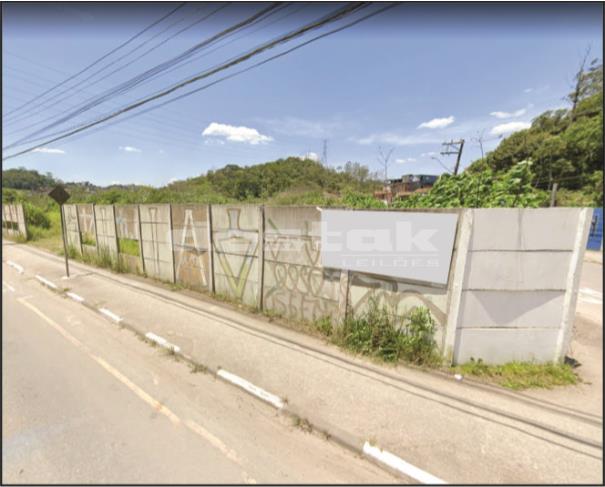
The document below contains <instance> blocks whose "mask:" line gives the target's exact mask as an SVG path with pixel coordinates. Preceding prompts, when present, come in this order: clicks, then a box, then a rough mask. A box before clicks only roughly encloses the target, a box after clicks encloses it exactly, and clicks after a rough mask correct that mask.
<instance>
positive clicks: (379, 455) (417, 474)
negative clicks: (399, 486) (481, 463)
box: [363, 441, 447, 484]
mask: <svg viewBox="0 0 605 487" xmlns="http://www.w3.org/2000/svg"><path fill="white" fill-rule="evenodd" d="M363 452H364V453H365V454H366V455H368V456H369V457H372V458H374V459H375V460H378V461H379V462H380V463H383V464H385V465H387V466H389V467H391V468H392V469H395V470H397V471H398V472H401V473H403V474H404V475H407V476H408V477H411V478H413V479H414V480H417V481H418V482H421V483H423V484H445V483H447V482H445V481H444V480H441V479H440V478H438V477H435V476H434V475H431V474H430V473H428V472H425V471H424V470H422V469H420V468H418V467H415V466H414V465H412V464H411V463H408V462H406V461H405V460H402V459H401V458H399V457H398V456H397V455H393V454H392V453H391V452H388V451H386V450H381V449H380V448H378V447H376V446H372V445H370V443H369V442H367V441H366V442H365V443H364V445H363Z"/></svg>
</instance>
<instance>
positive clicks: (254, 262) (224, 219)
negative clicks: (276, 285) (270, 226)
mask: <svg viewBox="0 0 605 487" xmlns="http://www.w3.org/2000/svg"><path fill="white" fill-rule="evenodd" d="M211 211H212V242H213V260H214V272H215V291H216V292H217V293H219V294H224V295H226V296H229V297H230V298H232V299H235V300H238V301H241V302H243V303H244V304H247V305H249V306H256V305H257V303H258V292H259V289H258V288H259V284H258V251H259V248H258V247H259V232H258V231H259V209H258V207H257V206H212V207H211Z"/></svg>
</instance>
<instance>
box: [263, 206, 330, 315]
mask: <svg viewBox="0 0 605 487" xmlns="http://www.w3.org/2000/svg"><path fill="white" fill-rule="evenodd" d="M266 222H267V229H268V233H267V235H266V237H265V238H266V245H265V278H264V284H265V289H264V304H265V308H267V309H271V310H273V311H275V312H277V313H279V314H281V315H285V316H288V317H290V318H294V319H300V320H317V319H320V318H323V317H325V316H330V317H336V314H337V313H338V299H339V287H340V270H336V269H324V268H322V267H321V265H320V241H319V238H317V237H315V236H313V235H312V234H311V231H310V229H311V224H312V222H310V221H304V222H302V231H298V232H296V234H295V235H293V234H292V233H291V232H288V231H287V230H285V231H284V230H283V229H282V230H280V229H279V228H278V227H277V225H276V223H275V222H274V221H273V220H272V219H271V218H267V219H266Z"/></svg>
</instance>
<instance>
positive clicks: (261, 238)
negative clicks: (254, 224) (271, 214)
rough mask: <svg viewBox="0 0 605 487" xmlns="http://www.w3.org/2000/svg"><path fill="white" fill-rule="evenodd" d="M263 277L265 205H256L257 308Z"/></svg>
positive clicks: (259, 306) (259, 307)
mask: <svg viewBox="0 0 605 487" xmlns="http://www.w3.org/2000/svg"><path fill="white" fill-rule="evenodd" d="M264 279H265V207H264V206H263V205H260V206H259V207H258V296H257V306H258V309H260V310H262V309H263V286H264V282H263V281H264Z"/></svg>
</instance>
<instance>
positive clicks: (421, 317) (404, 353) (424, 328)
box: [334, 298, 438, 365]
mask: <svg viewBox="0 0 605 487" xmlns="http://www.w3.org/2000/svg"><path fill="white" fill-rule="evenodd" d="M434 333H435V322H434V320H433V318H432V316H431V314H430V312H429V310H428V309H426V308H422V307H419V308H414V309H412V311H411V312H410V313H409V314H408V315H407V316H404V317H398V316H396V315H394V314H393V313H392V312H391V311H390V310H389V309H388V308H387V307H386V306H384V305H383V306H379V304H378V301H377V300H376V299H375V298H372V299H370V301H369V304H368V308H367V310H366V311H365V312H363V313H361V314H360V315H358V316H350V317H348V318H347V319H346V320H345V321H344V323H343V325H342V326H341V327H340V328H338V329H337V331H336V333H335V337H334V340H335V341H336V342H337V343H339V344H340V345H342V346H343V347H345V348H347V349H349V350H351V351H353V352H356V353H360V354H362V355H368V356H372V357H378V358H380V359H381V360H384V361H385V362H398V361H400V360H405V361H408V362H411V363H415V364H419V365H434V364H436V363H437V362H438V351H437V344H436V342H435V339H434Z"/></svg>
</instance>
